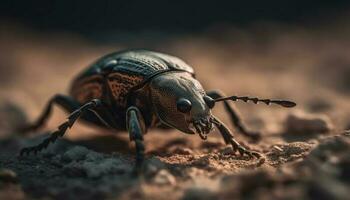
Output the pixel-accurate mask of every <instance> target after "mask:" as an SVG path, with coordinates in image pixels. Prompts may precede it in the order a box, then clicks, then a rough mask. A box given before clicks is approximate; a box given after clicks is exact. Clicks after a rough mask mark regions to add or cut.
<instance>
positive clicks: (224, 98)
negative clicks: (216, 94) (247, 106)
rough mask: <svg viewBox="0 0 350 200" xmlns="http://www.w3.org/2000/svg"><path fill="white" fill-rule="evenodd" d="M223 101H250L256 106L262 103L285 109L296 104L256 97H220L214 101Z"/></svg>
mask: <svg viewBox="0 0 350 200" xmlns="http://www.w3.org/2000/svg"><path fill="white" fill-rule="evenodd" d="M225 100H231V101H238V100H241V101H244V102H246V103H247V102H249V101H252V102H253V103H255V104H258V102H263V103H265V104H266V105H270V104H277V105H280V106H283V107H286V108H292V107H294V106H296V105H297V104H296V103H294V102H292V101H288V100H273V99H259V98H256V97H239V96H230V97H222V98H217V99H214V101H215V102H218V101H225Z"/></svg>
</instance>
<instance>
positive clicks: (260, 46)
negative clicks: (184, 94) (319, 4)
mask: <svg viewBox="0 0 350 200" xmlns="http://www.w3.org/2000/svg"><path fill="white" fill-rule="evenodd" d="M268 29H269V30H266V32H262V33H261V32H256V30H255V29H254V28H251V29H247V30H238V29H234V28H232V29H228V30H225V34H224V33H222V32H220V31H219V30H212V32H209V33H205V34H201V35H198V36H194V35H163V36H162V37H161V39H158V40H157V38H155V37H150V35H142V34H136V35H135V34H134V35H132V34H130V37H128V38H125V40H123V41H122V42H120V41H121V38H120V37H122V36H123V37H125V34H122V35H120V36H119V35H116V36H111V35H106V38H111V39H110V40H111V41H114V42H109V43H93V42H91V41H90V40H88V39H86V38H82V37H80V36H79V35H70V34H67V33H55V34H53V33H39V32H35V31H32V30H27V29H25V28H23V27H13V26H10V27H6V29H0V30H1V34H0V44H1V45H0V51H1V52H2V53H1V55H0V60H1V62H0V76H1V77H0V85H1V88H0V89H1V90H0V97H1V99H0V100H1V101H0V199H67V200H68V199H347V197H348V196H349V195H350V193H349V190H348V188H349V186H350V182H349V180H350V136H349V135H350V132H349V131H347V130H349V128H350V103H349V102H350V83H349V77H350V76H349V72H350V59H349V58H350V45H349V44H348V43H349V41H350V40H348V39H349V38H348V35H349V34H348V33H349V32H350V31H349V30H346V29H345V30H344V29H341V31H339V27H338V26H336V25H334V27H333V28H332V32H330V31H329V29H323V28H319V29H317V30H310V29H306V28H300V27H279V26H276V27H274V26H270V27H269V28H268ZM218 32H220V33H221V34H222V35H218V34H217V33H218ZM330 36H332V37H330ZM141 47H142V48H147V49H153V50H159V51H162V52H166V53H170V54H173V55H176V56H179V57H181V58H183V59H184V60H185V61H187V62H188V63H189V64H191V65H193V66H194V68H195V70H196V72H197V77H198V79H199V80H200V81H201V83H202V84H203V85H204V87H205V88H206V89H208V90H209V89H216V88H218V89H220V90H222V91H224V92H225V93H227V94H237V95H251V96H259V97H271V98H287V99H292V100H294V101H296V102H297V103H298V106H297V107H296V108H293V109H284V108H280V107H277V106H269V107H268V106H265V105H254V104H244V103H238V102H237V103H233V104H234V105H235V106H236V108H237V109H239V111H240V114H241V116H242V119H243V121H244V124H245V125H246V126H247V127H248V128H249V129H250V130H253V131H259V132H261V133H262V140H261V141H259V142H253V141H250V140H249V139H248V138H246V137H244V136H242V135H241V134H240V133H239V132H238V131H237V130H236V129H235V128H234V127H233V126H232V124H231V123H230V121H229V118H228V116H227V115H226V113H225V112H224V110H223V107H222V105H219V104H218V106H217V107H216V108H215V109H214V113H215V114H216V115H217V116H219V117H220V118H221V119H222V120H223V121H224V122H225V123H226V124H228V125H229V127H230V129H231V130H233V132H234V134H235V137H236V138H237V140H238V141H240V142H241V143H242V144H243V145H244V146H246V147H247V148H250V149H253V150H256V151H259V152H260V153H261V154H262V155H263V157H262V158H260V159H252V158H249V157H247V156H240V155H239V154H238V153H234V152H233V151H232V149H231V147H230V146H226V145H225V144H224V141H223V139H222V138H221V137H220V134H219V133H218V132H217V131H214V132H212V133H211V134H210V136H209V138H208V140H206V141H202V140H201V139H200V137H198V135H185V134H183V133H181V132H180V131H177V130H168V131H165V130H150V131H149V132H148V133H147V134H146V135H145V136H144V138H145V145H146V155H147V160H146V165H145V168H144V169H143V173H142V175H139V176H134V175H133V166H134V146H133V144H131V143H130V142H129V141H128V135H127V133H125V132H120V133H115V132H111V131H108V130H102V129H97V128H95V127H92V126H89V125H86V124H83V123H77V124H76V125H74V127H73V128H72V129H71V130H69V132H68V133H67V134H66V135H65V137H64V138H62V139H59V140H58V141H57V142H56V143H55V144H52V145H51V146H50V147H49V148H48V149H47V150H45V151H43V152H42V153H40V154H38V155H36V156H34V155H30V156H25V157H19V156H18V153H19V150H20V149H21V148H22V147H25V146H30V145H34V144H37V143H39V142H40V141H42V139H43V138H45V137H47V135H48V134H50V130H54V129H55V128H56V127H57V125H58V124H60V123H61V122H63V121H64V119H65V116H66V113H64V112H62V111H61V110H60V109H59V108H55V109H54V112H53V113H54V114H53V115H52V116H51V118H50V120H49V122H48V124H47V126H45V127H44V128H43V129H40V130H38V131H36V132H33V133H30V134H23V133H20V132H18V131H16V127H20V126H21V125H23V124H25V123H28V122H32V121H34V120H35V119H36V117H38V115H39V114H40V112H41V111H42V109H43V108H44V105H45V104H46V102H47V100H48V99H49V98H50V97H51V96H53V95H54V94H56V93H66V92H65V91H67V89H68V87H69V81H70V80H71V79H72V78H73V77H74V75H75V74H77V73H78V72H79V71H80V70H82V69H83V68H84V67H85V66H87V65H88V64H89V63H91V62H93V61H94V59H96V58H98V57H100V56H102V55H104V54H106V53H108V52H111V51H115V50H121V49H124V48H141Z"/></svg>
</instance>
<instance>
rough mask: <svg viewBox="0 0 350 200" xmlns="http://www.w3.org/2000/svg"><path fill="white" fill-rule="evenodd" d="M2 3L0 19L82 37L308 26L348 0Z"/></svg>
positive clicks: (342, 8) (346, 4) (335, 11)
mask: <svg viewBox="0 0 350 200" xmlns="http://www.w3.org/2000/svg"><path fill="white" fill-rule="evenodd" d="M33 2H34V1H9V0H5V1H2V3H1V4H2V6H1V8H0V15H1V19H2V20H3V21H10V22H17V23H20V24H24V25H27V26H29V27H34V28H38V29H41V30H42V29H49V30H64V31H72V32H77V33H81V34H85V35H89V34H92V33H98V32H104V31H109V30H119V31H120V30H126V31H138V30H161V31H176V32H188V31H190V32H193V31H202V30H205V29H206V28H208V27H211V26H214V25H218V24H234V25H235V26H242V27H244V26H247V25H250V24H251V23H253V22H257V21H273V22H277V23H288V24H306V25H308V26H312V25H315V24H319V23H324V22H325V21H327V20H328V19H332V18H333V17H334V16H335V15H339V14H341V13H346V11H347V8H348V7H349V5H350V1H346V0H337V1H298V0H294V1H281V0H279V1H277V0H276V1H262V0H251V1H164V0H156V1H137V0H125V1H112V0H106V1H91V0H86V1H60V0H54V1H35V3H33Z"/></svg>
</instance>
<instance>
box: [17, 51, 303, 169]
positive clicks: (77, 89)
mask: <svg viewBox="0 0 350 200" xmlns="http://www.w3.org/2000/svg"><path fill="white" fill-rule="evenodd" d="M237 100H242V101H244V102H253V103H255V104H257V103H259V102H262V103H265V104H267V105H269V104H277V105H280V106H283V107H294V106H295V105H296V104H295V103H294V102H292V101H287V100H271V99H259V98H251V97H240V96H228V97H227V96H225V95H224V94H223V93H222V92H219V91H217V90H213V91H205V90H204V89H203V87H202V85H201V84H200V82H199V81H198V80H197V79H196V76H195V72H194V70H193V68H192V67H191V66H189V65H188V64H186V63H185V62H184V61H183V60H181V59H179V58H177V57H174V56H170V55H167V54H163V53H159V52H153V51H148V50H126V51H122V52H115V53H111V54H108V55H106V56H103V57H102V58H100V59H98V60H97V61H96V62H94V63H93V64H92V65H90V66H89V67H88V68H87V69H86V70H85V71H83V72H82V73H80V74H79V75H78V76H77V77H76V78H75V79H74V80H73V82H72V85H71V88H70V94H69V96H66V95H61V94H57V95H55V96H54V97H52V98H51V100H50V101H49V102H48V105H47V106H46V108H45V110H44V111H43V113H42V114H41V115H40V117H39V118H38V120H37V121H36V122H35V123H33V124H31V125H29V126H27V127H26V128H24V129H23V130H25V131H32V130H36V129H38V128H40V127H41V126H42V125H43V124H44V123H45V122H46V120H47V119H48V117H49V115H50V113H51V110H52V106H53V105H54V104H57V105H59V106H61V107H62V108H63V109H64V110H65V111H67V112H69V113H70V115H69V116H68V118H67V120H66V121H65V122H64V123H62V124H61V125H60V126H59V127H58V129H57V130H56V131H54V132H53V133H52V134H51V135H50V136H49V137H48V138H46V139H45V140H44V141H43V142H42V143H40V144H39V145H36V146H33V147H27V148H23V149H22V150H21V152H20V155H23V154H29V153H30V152H33V153H35V154H36V153H37V152H39V151H41V150H42V149H44V148H46V147H47V146H48V145H49V144H50V143H53V142H55V141H56V139H57V138H58V137H62V136H63V135H64V134H65V132H66V131H67V129H69V128H71V127H72V126H73V124H74V123H75V122H76V121H77V119H78V118H80V119H81V120H83V121H85V122H88V123H92V124H94V125H96V126H100V127H104V128H109V129H113V130H115V131H117V132H118V131H125V130H126V131H127V132H128V134H129V138H130V141H133V142H134V143H135V149H136V163H135V167H136V168H140V167H141V166H142V165H143V163H144V160H145V153H144V151H145V147H144V142H143V141H144V134H145V133H146V132H147V130H148V129H149V128H154V127H160V128H175V129H178V130H180V131H181V132H183V133H187V134H198V135H199V136H200V138H201V139H203V140H205V139H207V136H208V134H209V133H210V132H212V130H213V128H214V127H216V128H217V129H218V132H219V133H220V134H221V136H222V137H223V139H224V141H225V143H226V144H228V145H232V148H233V150H234V151H235V152H236V151H238V152H239V153H240V154H241V155H248V156H249V157H251V158H253V157H257V158H259V157H260V156H261V155H260V153H258V152H256V151H252V150H248V149H247V148H245V147H243V146H242V145H241V144H240V143H239V142H237V141H236V140H235V139H234V136H233V134H232V133H231V131H230V130H229V129H228V128H227V126H226V125H225V124H224V123H223V122H222V121H221V120H220V119H219V118H218V117H216V116H215V115H213V114H212V109H213V108H214V107H215V104H216V103H217V102H221V101H222V102H223V103H224V108H225V110H226V111H227V112H228V114H229V116H230V119H231V121H232V123H233V125H234V126H235V127H237V129H238V130H239V132H240V133H242V134H243V135H245V136H247V137H250V138H253V139H259V137H260V134H259V133H255V132H250V131H248V130H247V129H246V128H245V126H244V125H243V124H242V122H241V120H240V117H239V116H238V115H237V113H236V111H235V110H234V109H233V107H232V106H231V105H230V103H229V101H237Z"/></svg>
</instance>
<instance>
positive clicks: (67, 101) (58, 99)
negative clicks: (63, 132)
mask: <svg viewBox="0 0 350 200" xmlns="http://www.w3.org/2000/svg"><path fill="white" fill-rule="evenodd" d="M54 104H57V105H60V106H62V107H63V109H65V110H66V111H68V112H70V113H71V112H73V111H74V110H76V109H78V108H79V107H80V106H81V105H80V104H79V103H78V102H76V101H75V100H74V99H72V98H71V97H68V96H64V95H61V94H56V95H55V96H54V97H52V98H51V99H50V101H49V102H48V103H47V105H46V107H45V110H44V111H43V112H42V113H41V115H40V117H39V118H38V119H37V120H36V121H35V122H34V123H33V124H30V125H28V126H25V127H21V128H20V131H21V132H29V131H35V130H37V129H39V128H40V127H41V126H43V125H44V124H45V122H46V121H47V119H48V118H49V116H50V114H51V111H52V107H53V105H54Z"/></svg>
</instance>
